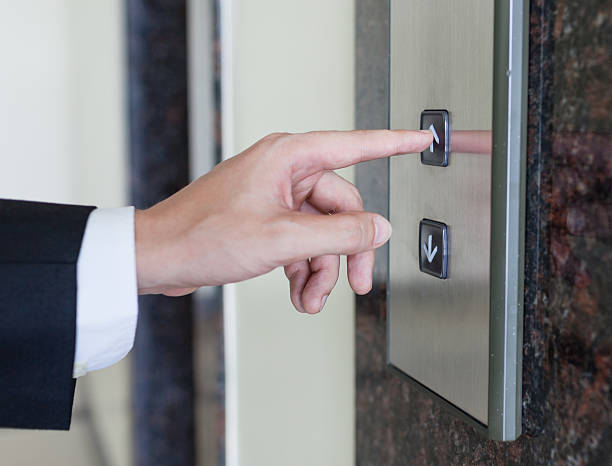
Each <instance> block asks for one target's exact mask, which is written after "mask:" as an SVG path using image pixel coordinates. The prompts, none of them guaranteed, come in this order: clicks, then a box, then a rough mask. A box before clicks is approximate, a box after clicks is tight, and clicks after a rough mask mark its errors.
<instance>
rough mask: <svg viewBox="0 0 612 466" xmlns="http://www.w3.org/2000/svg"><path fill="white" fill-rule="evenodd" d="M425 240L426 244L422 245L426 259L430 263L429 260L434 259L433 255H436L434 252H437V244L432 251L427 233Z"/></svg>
mask: <svg viewBox="0 0 612 466" xmlns="http://www.w3.org/2000/svg"><path fill="white" fill-rule="evenodd" d="M427 242H428V244H426V245H425V244H424V245H423V249H424V250H425V254H426V255H427V260H428V261H429V263H430V264H431V261H432V260H434V257H436V253H437V252H438V246H436V247H435V248H434V249H433V251H432V250H431V235H429V238H427Z"/></svg>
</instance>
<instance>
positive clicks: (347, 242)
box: [135, 130, 432, 314]
mask: <svg viewBox="0 0 612 466" xmlns="http://www.w3.org/2000/svg"><path fill="white" fill-rule="evenodd" d="M431 142H432V134H431V132H429V131H405V130H396V131H388V130H377V131H321V132H311V133H304V134H284V133H282V134H281V133H279V134H271V135H269V136H266V137H265V138H263V139H261V140H260V141H258V142H256V143H255V144H254V145H253V146H251V147H249V148H248V149H246V150H245V151H244V152H242V153H240V154H238V155H236V156H235V157H232V158H231V159H229V160H226V161H224V162H223V163H220V164H219V165H217V166H216V167H215V168H214V169H213V170H212V171H210V172H209V173H208V174H206V175H204V176H202V177H201V178H199V179H198V180H196V181H194V182H193V183H191V184H190V185H189V186H187V187H185V188H184V189H182V190H180V191H179V192H177V193H176V194H174V195H173V196H171V197H169V198H168V199H166V200H164V201H162V202H160V203H159V204H156V205H154V206H153V207H151V208H149V209H147V210H137V211H136V213H135V235H136V269H137V279H138V290H139V293H141V294H150V293H157V294H159V293H163V294H166V295H168V296H180V295H184V294H188V293H191V292H193V291H194V290H195V289H197V288H199V287H201V286H210V285H222V284H226V283H234V282H239V281H242V280H246V279H249V278H253V277H256V276H259V275H262V274H265V273H267V272H269V271H271V270H273V269H275V268H277V267H280V266H283V267H284V268H285V274H286V276H287V278H288V279H289V287H290V296H291V301H292V303H293V305H294V306H295V308H296V309H297V310H298V311H300V312H307V313H310V314H314V313H317V312H319V311H321V309H322V308H323V306H324V305H325V300H326V299H327V296H329V294H330V293H331V291H332V289H333V287H334V286H335V284H336V281H337V280H338V273H339V265H340V255H346V256H347V272H348V280H349V283H350V285H351V288H352V289H353V290H354V291H355V293H357V294H365V293H367V292H368V291H370V290H371V288H372V269H373V267H374V249H375V248H378V247H380V246H382V245H383V244H384V243H385V242H387V240H388V239H389V237H390V236H391V225H390V224H389V222H388V221H387V220H386V219H385V218H384V217H382V216H380V215H378V214H375V213H371V212H364V210H363V204H362V201H361V196H360V195H359V191H358V190H357V188H356V187H355V186H354V185H352V184H351V183H349V182H348V181H346V180H345V179H343V178H341V177H340V176H339V175H337V174H336V173H334V172H333V170H335V169H338V168H344V167H348V166H351V165H354V164H356V163H359V162H364V161H367V160H374V159H379V158H384V157H389V156H393V155H400V154H410V153H416V152H421V150H424V149H425V148H426V147H428V146H429V145H430V144H431Z"/></svg>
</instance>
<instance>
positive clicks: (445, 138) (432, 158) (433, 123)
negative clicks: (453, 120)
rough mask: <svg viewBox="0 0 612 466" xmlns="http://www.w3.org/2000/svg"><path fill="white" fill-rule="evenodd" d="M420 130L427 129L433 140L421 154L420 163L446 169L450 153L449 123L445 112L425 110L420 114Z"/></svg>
mask: <svg viewBox="0 0 612 466" xmlns="http://www.w3.org/2000/svg"><path fill="white" fill-rule="evenodd" d="M421 129H428V130H430V131H431V132H432V133H433V135H434V140H433V142H432V143H431V146H429V147H428V148H427V149H425V150H424V151H423V152H421V163H423V164H425V165H434V166H436V167H446V166H447V165H448V155H449V152H450V121H449V118H448V111H446V110H425V111H423V113H421Z"/></svg>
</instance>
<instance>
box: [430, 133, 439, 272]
mask: <svg viewBox="0 0 612 466" xmlns="http://www.w3.org/2000/svg"><path fill="white" fill-rule="evenodd" d="M429 131H431V132H432V133H433V137H434V139H435V141H436V144H440V138H439V137H438V133H436V128H435V126H434V125H433V123H432V124H431V125H429ZM433 146H434V143H433V141H432V142H431V145H430V146H429V152H433ZM429 262H431V261H429Z"/></svg>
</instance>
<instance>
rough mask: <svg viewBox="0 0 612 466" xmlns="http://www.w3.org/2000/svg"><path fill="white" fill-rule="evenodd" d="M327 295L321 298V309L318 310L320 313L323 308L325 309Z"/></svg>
mask: <svg viewBox="0 0 612 466" xmlns="http://www.w3.org/2000/svg"><path fill="white" fill-rule="evenodd" d="M328 296H329V295H325V296H323V297H322V298H321V309H319V312H321V311H322V310H323V308H324V307H325V301H327V297H328Z"/></svg>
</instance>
